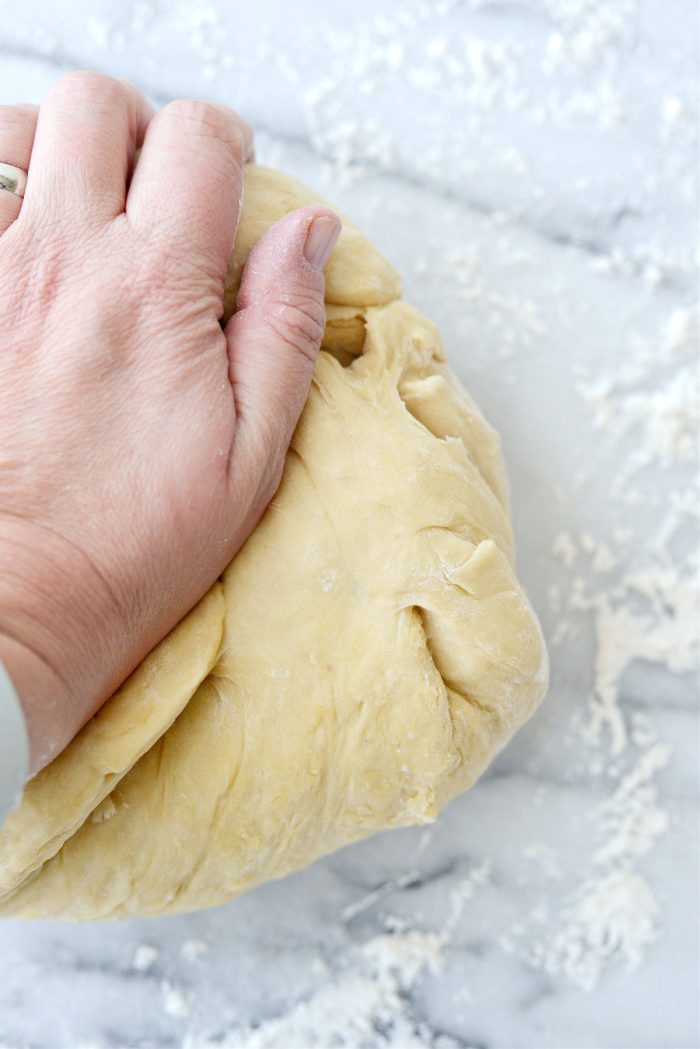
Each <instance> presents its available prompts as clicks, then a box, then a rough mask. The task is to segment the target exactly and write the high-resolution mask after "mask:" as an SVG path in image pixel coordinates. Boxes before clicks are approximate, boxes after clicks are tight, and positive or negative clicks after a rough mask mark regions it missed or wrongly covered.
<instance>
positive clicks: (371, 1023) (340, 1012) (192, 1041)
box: [182, 846, 491, 1049]
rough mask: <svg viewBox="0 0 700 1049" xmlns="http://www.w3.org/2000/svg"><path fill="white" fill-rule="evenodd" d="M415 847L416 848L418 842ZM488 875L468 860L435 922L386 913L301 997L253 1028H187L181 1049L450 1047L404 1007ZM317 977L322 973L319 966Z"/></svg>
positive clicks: (431, 971)
mask: <svg viewBox="0 0 700 1049" xmlns="http://www.w3.org/2000/svg"><path fill="white" fill-rule="evenodd" d="M419 848H420V846H419ZM490 881H491V865H490V864H489V863H488V862H482V863H480V864H478V865H476V866H475V867H474V868H473V869H472V870H471V871H470V873H469V875H468V876H467V877H466V878H463V879H462V880H461V881H460V882H459V883H458V884H457V885H456V886H455V888H454V890H453V891H452V893H451V897H450V907H449V912H448V915H447V918H446V919H445V922H444V923H443V925H442V927H441V928H440V929H439V930H438V931H436V932H431V931H424V930H419V929H408V930H406V929H404V928H403V927H402V926H403V922H401V921H399V920H397V919H394V918H391V917H389V918H387V919H386V921H385V926H386V928H387V929H389V930H391V931H389V932H386V933H383V934H380V935H378V936H373V937H371V938H370V939H368V940H366V941H365V943H363V944H362V945H361V946H359V947H356V948H351V949H349V950H348V952H347V953H346V954H345V955H344V956H343V957H342V958H341V961H340V963H339V964H338V965H337V966H336V967H335V968H334V970H333V971H331V973H330V979H328V980H327V982H325V983H322V984H321V986H320V987H319V989H318V990H316V991H315V992H314V993H313V994H312V995H311V996H310V997H309V998H308V999H306V1000H304V1001H301V1002H298V1003H297V1004H295V1005H293V1006H292V1007H291V1008H290V1009H289V1010H287V1011H286V1012H285V1013H283V1014H282V1015H280V1016H276V1017H273V1018H272V1019H269V1020H265V1021H263V1022H262V1023H261V1024H260V1025H258V1026H256V1027H252V1028H251V1027H230V1028H228V1029H227V1030H225V1031H215V1032H209V1033H207V1032H206V1031H205V1032H203V1031H201V1030H199V1031H197V1032H196V1033H195V1032H194V1031H190V1032H189V1033H188V1034H187V1036H186V1037H185V1040H184V1042H183V1045H182V1049H210V1047H211V1049H214V1047H219V1049H290V1047H299V1049H301V1047H303V1049H328V1047H330V1046H334V1047H338V1049H342V1047H347V1049H356V1047H357V1046H362V1047H363V1049H424V1047H425V1046H428V1045H431V1046H432V1045H438V1046H439V1049H458V1047H460V1046H461V1043H459V1042H456V1041H454V1040H453V1039H451V1038H450V1037H449V1036H442V1037H441V1038H440V1041H439V1043H436V1042H435V1040H434V1039H433V1037H432V1034H431V1032H430V1031H429V1030H428V1029H427V1028H426V1027H425V1026H424V1025H423V1024H422V1023H421V1022H420V1021H418V1020H416V1018H415V1017H414V1016H413V1013H412V1006H411V1001H410V992H411V991H412V990H413V988H414V987H415V986H416V985H417V984H418V982H419V981H420V980H422V979H425V978H426V977H430V976H438V975H439V973H440V971H441V968H442V965H443V959H444V956H445V952H446V951H447V950H448V949H449V947H450V944H451V943H452V940H453V937H454V935H455V933H456V931H457V929H458V927H459V925H460V922H461V920H462V917H463V915H464V913H465V910H466V909H467V908H468V905H469V904H470V903H471V901H472V900H473V899H474V898H475V896H476V895H477V894H478V892H479V890H480V889H482V888H484V887H485V886H487V885H489V884H490ZM317 975H320V976H322V975H328V970H327V966H326V965H325V964H323V965H319V966H318V967H317Z"/></svg>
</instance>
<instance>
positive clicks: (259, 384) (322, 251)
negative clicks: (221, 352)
mask: <svg viewBox="0 0 700 1049" xmlns="http://www.w3.org/2000/svg"><path fill="white" fill-rule="evenodd" d="M340 228H341V226H340V220H339V219H338V217H337V216H336V215H334V214H333V212H332V211H328V210H327V209H325V208H318V207H306V208H300V209H298V210H297V211H292V212H290V213H289V214H288V215H285V216H284V218H282V219H280V220H279V222H276V223H275V225H274V226H271V227H270V229H269V230H268V231H267V232H266V233H265V234H264V235H263V236H262V237H261V238H260V240H259V241H258V242H257V244H256V245H255V247H254V248H253V250H252V251H251V253H250V255H249V256H248V260H247V262H246V264H245V268H244V270H243V276H242V278H241V286H240V290H239V292H238V299H237V303H236V313H235V314H234V315H233V317H231V319H230V321H229V322H228V324H227V326H226V338H227V342H228V353H229V376H230V380H231V386H232V388H233V395H234V400H235V405H236V413H237V417H236V429H237V431H242V432H237V437H238V439H239V441H241V443H242V444H243V445H244V446H247V447H250V445H251V443H252V445H253V446H254V447H256V448H257V449H258V450H263V449H264V451H265V454H266V455H268V456H272V457H274V456H276V455H280V456H281V455H283V454H284V452H285V451H286V449H287V445H288V444H289V442H290V440H291V437H292V433H293V432H294V427H295V426H296V424H297V421H298V419H299V416H300V414H301V410H302V408H303V407H304V402H305V400H306V397H307V395H308V392H309V385H310V383H311V376H312V373H313V368H314V364H315V361H316V357H317V355H318V351H319V347H320V345H321V339H322V337H323V330H324V326H325V308H324V299H323V293H324V279H323V268H324V266H325V264H326V262H327V260H328V256H329V255H330V253H331V251H332V249H333V245H334V244H335V242H336V240H337V239H338V235H339V233H340ZM270 438H271V440H270ZM261 444H262V449H261Z"/></svg>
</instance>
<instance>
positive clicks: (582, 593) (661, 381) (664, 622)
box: [501, 309, 700, 990]
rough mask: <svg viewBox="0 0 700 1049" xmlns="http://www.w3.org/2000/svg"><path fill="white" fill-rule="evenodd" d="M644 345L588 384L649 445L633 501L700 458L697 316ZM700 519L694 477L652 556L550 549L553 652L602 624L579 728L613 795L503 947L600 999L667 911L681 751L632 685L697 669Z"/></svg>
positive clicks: (625, 537) (629, 463)
mask: <svg viewBox="0 0 700 1049" xmlns="http://www.w3.org/2000/svg"><path fill="white" fill-rule="evenodd" d="M639 349H640V352H639V353H638V354H637V355H636V357H635V359H634V360H633V361H632V362H631V363H625V364H623V365H621V366H619V367H618V368H617V369H616V370H614V371H612V372H611V373H609V374H604V375H603V376H601V377H599V378H598V379H597V380H596V382H595V383H594V384H591V383H580V384H579V392H580V394H581V396H582V398H583V399H584V401H585V402H586V403H587V404H588V406H589V408H590V409H591V412H592V416H593V419H592V421H593V425H594V426H595V427H597V428H601V429H603V430H604V432H605V434H606V437H607V438H608V440H609V441H610V443H611V445H612V446H613V447H615V446H616V445H617V446H618V447H619V446H620V445H621V444H624V442H626V441H627V439H628V438H629V436H630V435H633V436H634V438H635V440H636V442H637V448H636V449H635V451H634V452H633V453H632V454H627V455H625V456H623V455H620V456H619V461H620V467H619V470H618V474H617V481H618V484H617V485H615V491H616V494H617V499H618V501H619V502H620V503H622V504H623V505H625V504H626V503H632V504H634V503H635V502H636V501H638V499H639V497H640V495H641V497H642V498H643V499H646V498H648V496H647V482H646V476H647V473H646V472H647V470H648V468H649V467H654V469H655V470H656V471H658V470H659V469H661V470H666V469H668V470H670V469H673V468H678V467H679V466H680V467H682V466H684V465H688V464H691V463H692V464H693V465H695V464H696V457H697V427H698V415H697V412H698V368H697V360H696V354H697V314H696V311H695V310H694V309H693V310H687V311H686V310H675V311H673V313H672V314H671V315H670V317H669V319H668V322H667V323H666V325H665V326H664V328H663V330H662V332H661V333H660V335H659V337H658V339H657V340H656V343H655V345H654V347H653V348H652V349H648V348H645V347H644V346H640V347H639ZM645 351H646V352H645ZM613 454H615V453H613ZM618 454H619V453H618ZM656 477H658V473H656V474H653V475H652V478H653V480H652V485H655V484H656V483H658V482H657V481H656V480H655V478H656ZM697 513H698V494H697V478H696V479H695V483H689V482H688V481H687V479H686V478H684V481H683V483H682V486H681V487H680V488H679V489H674V490H672V492H671V495H670V497H669V498H668V499H667V507H666V510H665V512H664V513H663V514H662V516H661V519H660V523H659V524H658V525H657V527H656V528H655V529H650V532H649V536H648V541H647V542H646V543H644V544H642V545H641V546H639V545H637V546H636V547H632V546H631V543H630V532H629V530H627V529H617V530H614V531H613V541H614V542H615V543H617V548H616V549H615V550H612V549H611V548H610V546H609V545H608V544H607V543H603V542H600V541H598V540H596V538H595V537H594V536H593V535H591V534H590V532H582V533H581V534H580V535H578V536H575V535H572V534H570V533H568V532H561V533H559V534H558V535H556V536H555V538H554V541H553V544H552V553H553V555H554V557H556V558H557V559H558V560H559V562H560V563H561V565H562V567H563V568H564V569H565V570H567V571H568V572H569V573H570V579H569V585H568V588H567V586H566V583H563V584H562V586H557V587H556V588H555V589H554V590H553V592H552V593H551V597H552V608H553V610H554V611H555V612H556V613H557V614H558V615H559V616H560V624H559V627H560V629H558V630H557V631H556V633H555V637H554V639H553V643H554V644H555V645H562V644H564V643H566V642H567V641H568V640H569V639H570V638H571V637H573V636H576V634H577V631H578V629H579V628H578V627H577V625H576V620H577V618H581V619H583V618H586V617H589V618H592V622H593V629H594V640H595V660H594V667H593V681H592V688H591V692H590V695H589V700H588V705H587V709H585V710H582V711H581V712H578V713H577V715H576V716H575V718H574V722H573V725H572V730H573V740H572V741H571V742H572V743H573V744H574V745H576V744H578V747H579V749H580V748H581V746H583V747H584V748H585V749H584V751H583V753H584V759H585V761H586V763H587V764H586V771H587V774H588V776H589V778H590V780H591V782H592V783H594V784H595V783H598V784H600V786H601V787H602V788H603V789H604V790H605V791H606V793H607V796H606V798H605V800H604V801H603V802H601V803H600V804H598V805H597V806H596V807H595V808H594V809H593V811H592V812H591V813H590V822H591V825H592V827H593V833H594V843H593V848H592V851H591V854H590V859H589V862H588V864H587V865H586V869H585V873H584V874H583V876H582V878H581V880H580V883H579V885H578V887H577V888H576V889H575V890H574V891H573V892H572V893H570V894H569V896H568V897H567V898H566V899H565V900H564V901H563V903H562V905H561V907H560V909H559V912H558V913H557V914H556V915H555V918H554V920H553V921H552V920H551V919H550V916H549V912H548V909H547V908H541V909H540V910H539V911H538V910H536V911H535V912H533V914H532V915H531V917H530V920H529V921H527V922H525V923H518V924H517V925H516V926H515V927H513V928H512V929H511V930H510V931H509V932H508V933H507V934H505V935H504V936H503V937H502V938H501V946H502V947H503V949H504V950H506V951H507V952H509V953H515V954H517V955H518V956H519V957H521V958H522V959H523V960H524V961H526V962H527V963H528V964H530V965H532V966H533V967H535V968H540V969H544V970H545V971H546V972H547V973H548V974H549V975H550V976H552V977H553V978H555V979H558V980H561V979H565V980H567V981H569V982H571V983H573V984H575V985H576V986H578V987H580V988H581V989H582V990H592V989H593V988H594V987H595V986H596V985H597V984H598V982H599V981H600V979H601V977H602V975H603V973H604V972H605V970H606V968H607V967H608V965H609V964H611V963H613V962H614V961H615V960H617V959H619V960H620V961H622V962H623V963H625V964H626V965H627V966H628V967H629V968H634V967H636V966H638V965H640V964H641V962H642V961H643V959H644V957H645V954H646V951H647V949H648V948H649V946H650V945H651V944H653V943H654V941H655V940H656V939H657V937H658V934H659V923H660V921H661V920H662V915H661V908H660V905H659V902H658V901H657V899H656V897H655V895H654V892H653V890H652V887H651V885H650V883H649V881H648V880H647V879H646V878H645V876H644V873H643V871H642V869H641V868H640V861H642V860H643V858H644V857H645V856H646V855H647V854H648V853H649V852H650V851H651V850H652V849H653V848H654V847H655V846H656V844H657V842H658V841H659V840H660V839H661V838H662V837H663V835H664V834H665V833H666V832H667V830H668V828H669V824H670V817H669V814H668V811H667V810H666V809H665V808H664V807H663V805H662V804H661V801H660V798H659V791H658V787H657V783H656V780H657V777H658V776H659V775H660V774H662V772H663V770H664V769H665V768H666V766H667V765H668V763H669V761H670V760H671V756H672V755H671V750H670V747H669V746H668V745H667V744H665V743H664V742H662V741H659V740H658V739H657V736H656V732H655V730H654V727H653V725H652V723H651V722H650V720H649V719H648V718H647V717H646V716H645V715H644V714H643V713H640V712H639V711H635V710H634V709H629V708H628V703H626V702H625V701H624V699H623V687H624V682H625V679H626V674H627V672H628V670H629V669H630V668H631V667H633V666H634V665H635V664H638V663H640V662H641V663H646V664H650V663H655V664H657V665H659V666H661V667H665V668H666V669H668V670H669V671H671V672H673V673H686V672H690V671H693V670H695V669H696V668H697V666H698V645H699V630H698V624H699V621H700V611H699V608H698V572H697V567H698V566H697V532H696V531H695V532H694V534H695V543H694V544H693V545H691V547H690V550H689V551H688V550H687V544H685V546H686V552H685V554H684V556H679V555H678V553H677V552H676V553H675V554H674V553H672V547H673V544H674V542H675V541H676V539H677V537H678V535H679V534H680V533H681V532H682V531H683V528H684V527H685V526H686V524H687V523H688V521H694V520H696V518H697Z"/></svg>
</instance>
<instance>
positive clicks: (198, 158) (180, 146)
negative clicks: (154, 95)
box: [126, 101, 253, 275]
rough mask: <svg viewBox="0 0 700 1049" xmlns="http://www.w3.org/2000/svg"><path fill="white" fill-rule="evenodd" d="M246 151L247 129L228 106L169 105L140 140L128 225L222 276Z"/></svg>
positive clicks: (234, 223)
mask: <svg viewBox="0 0 700 1049" xmlns="http://www.w3.org/2000/svg"><path fill="white" fill-rule="evenodd" d="M252 144H253V135H252V131H251V129H250V127H249V126H248V125H247V124H246V123H245V121H243V120H242V119H241V118H240V117H239V116H237V114H236V113H234V112H233V111H232V110H230V109H227V108H226V106H219V105H215V104H214V103H210V102H197V101H177V102H170V103H169V104H168V105H167V106H165V107H164V108H163V109H161V110H160V112H159V113H158V114H157V115H156V116H155V117H154V118H153V120H152V121H151V123H150V125H149V127H148V131H147V133H146V137H145V141H144V144H143V149H142V151H141V156H140V158H139V162H138V165H137V167H136V171H135V172H134V177H133V179H132V182H131V186H130V189H129V196H128V200H127V208H126V211H127V215H128V217H129V221H130V223H131V224H132V225H134V226H135V227H137V228H140V229H141V230H143V231H144V232H145V233H147V234H149V235H150V234H155V235H157V236H158V237H159V239H160V240H161V242H162V243H164V246H165V248H166V249H167V247H168V245H169V246H170V248H171V250H179V251H184V252H187V254H188V256H189V257H190V258H193V259H195V260H201V259H203V260H206V261H207V262H209V261H211V262H212V263H213V264H215V266H216V272H217V274H219V273H221V274H222V275H223V274H224V273H225V270H226V266H227V265H228V260H229V257H230V254H231V248H232V245H233V239H234V236H235V232H236V226H237V224H238V214H239V211H240V203H241V194H242V185H243V164H244V163H245V161H246V159H248V157H250V156H251V155H252Z"/></svg>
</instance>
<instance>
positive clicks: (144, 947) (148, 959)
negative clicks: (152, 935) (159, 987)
mask: <svg viewBox="0 0 700 1049" xmlns="http://www.w3.org/2000/svg"><path fill="white" fill-rule="evenodd" d="M159 957H160V951H159V950H158V948H157V947H152V946H151V945H150V944H148V943H140V944H139V945H138V947H137V948H136V950H135V951H134V958H133V961H132V963H131V968H132V969H133V970H134V972H137V973H145V972H148V970H149V969H152V968H153V966H154V965H155V963H156V962H157V961H158V958H159Z"/></svg>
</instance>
